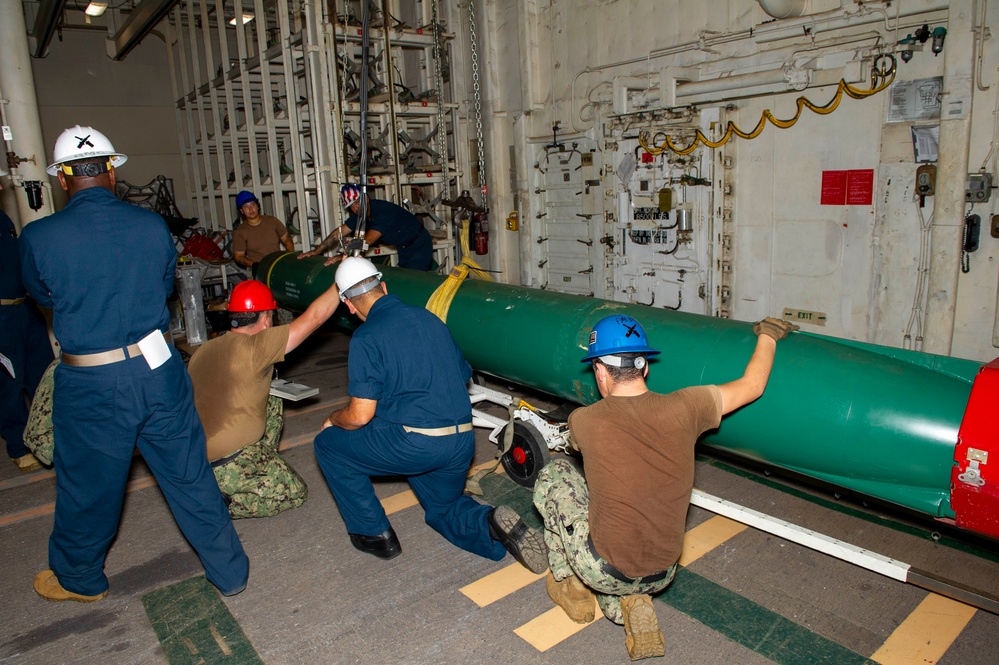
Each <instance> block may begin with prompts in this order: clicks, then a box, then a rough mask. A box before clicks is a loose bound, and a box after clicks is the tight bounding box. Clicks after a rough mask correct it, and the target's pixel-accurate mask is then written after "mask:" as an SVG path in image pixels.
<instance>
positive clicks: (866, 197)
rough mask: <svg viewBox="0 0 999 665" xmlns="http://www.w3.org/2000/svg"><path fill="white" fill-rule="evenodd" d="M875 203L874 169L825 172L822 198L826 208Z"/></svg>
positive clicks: (821, 201)
mask: <svg viewBox="0 0 999 665" xmlns="http://www.w3.org/2000/svg"><path fill="white" fill-rule="evenodd" d="M873 202H874V169H853V170H850V171H823V172H822V196H821V200H820V203H821V204H822V205H824V206H842V205H866V206H869V205H871V204H872V203H873Z"/></svg>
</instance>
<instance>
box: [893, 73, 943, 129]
mask: <svg viewBox="0 0 999 665" xmlns="http://www.w3.org/2000/svg"><path fill="white" fill-rule="evenodd" d="M942 92H943V77H942V76H934V77H931V78H925V79H915V80H913V81H899V82H897V83H894V84H893V85H892V86H891V97H890V99H889V101H888V122H912V121H913V120H936V119H938V118H940V99H941V93H942Z"/></svg>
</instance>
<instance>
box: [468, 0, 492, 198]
mask: <svg viewBox="0 0 999 665" xmlns="http://www.w3.org/2000/svg"><path fill="white" fill-rule="evenodd" d="M468 33H469V38H470V42H469V48H470V49H471V51H472V91H473V93H474V95H475V138H476V140H477V141H478V147H479V185H480V186H481V187H482V207H483V208H486V209H487V210H488V209H489V202H488V201H487V200H486V194H487V188H486V150H485V145H484V143H485V142H484V140H483V137H482V95H481V94H480V91H479V46H478V41H477V38H476V35H475V3H474V2H472V1H471V0H469V3H468Z"/></svg>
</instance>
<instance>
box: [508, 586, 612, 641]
mask: <svg viewBox="0 0 999 665" xmlns="http://www.w3.org/2000/svg"><path fill="white" fill-rule="evenodd" d="M593 606H594V608H595V609H594V613H593V617H594V618H593V621H591V622H590V623H576V622H575V621H573V620H572V619H570V618H569V616H568V615H567V614H566V613H565V610H563V609H562V608H561V607H553V608H552V609H550V610H548V611H547V612H545V613H544V614H542V615H541V616H539V617H537V618H536V619H532V620H531V621H528V622H527V623H525V624H524V625H523V626H521V627H520V628H516V629H514V631H513V632H515V633H516V634H517V635H518V636H520V638H521V639H522V640H524V641H525V642H527V643H528V644H530V645H531V646H532V647H534V648H535V649H537V650H538V651H542V652H544V651H548V650H549V649H551V648H552V647H553V646H555V645H556V644H558V643H559V642H562V641H564V640H566V639H568V638H570V637H572V636H573V635H575V634H576V633H578V632H579V631H581V630H583V629H584V628H586V627H587V626H589V625H590V624H592V623H594V622H595V621H597V620H598V619H603V618H604V615H603V612H601V611H600V608H599V607H597V601H596V599H594V600H593Z"/></svg>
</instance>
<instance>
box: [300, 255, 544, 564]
mask: <svg viewBox="0 0 999 665" xmlns="http://www.w3.org/2000/svg"><path fill="white" fill-rule="evenodd" d="M381 277H382V274H381V273H380V272H378V269H377V268H375V266H374V264H372V263H371V261H368V260H367V259H363V258H359V257H348V258H346V259H344V260H343V262H342V263H341V264H340V267H339V268H337V271H336V286H337V288H338V289H339V293H340V299H341V300H342V301H343V302H344V303H346V304H347V309H349V310H350V313H351V314H356V315H357V316H358V318H360V319H361V321H362V322H363V324H362V325H361V326H360V327H359V328H357V330H355V331H354V333H353V336H352V337H351V340H350V351H349V354H348V356H347V375H348V379H349V381H348V384H347V393H348V394H349V395H350V402H348V404H347V406H345V407H344V408H342V409H340V410H338V411H334V412H333V413H332V414H330V416H329V417H328V418H327V419H326V421H325V422H324V423H323V430H322V431H321V432H320V433H319V435H318V436H317V437H316V439H315V450H316V459H317V460H318V461H319V467H320V468H321V469H322V472H323V475H324V476H325V477H326V482H327V483H328V484H329V486H330V489H331V490H332V492H333V496H334V498H335V499H336V504H337V507H338V508H339V509H340V514H341V515H342V516H343V521H344V522H345V523H346V526H347V533H348V535H349V536H350V542H351V544H352V545H353V546H354V547H355V548H356V549H358V550H360V551H362V552H365V553H367V554H372V555H374V556H376V557H379V558H382V559H391V558H392V557H395V556H398V555H399V554H401V553H402V547H401V545H400V543H399V539H398V537H397V536H396V534H395V530H394V529H392V525H391V524H389V521H388V518H387V517H386V516H385V509H384V508H383V507H382V504H381V503H380V502H379V501H378V497H377V496H375V490H374V487H373V486H372V484H371V477H372V476H407V477H408V478H409V484H410V486H411V487H412V488H413V492H414V493H415V494H416V498H417V499H419V501H420V505H422V506H423V509H424V510H425V511H426V515H425V517H424V519H425V521H426V523H427V524H429V525H430V526H431V528H433V529H434V530H435V531H437V532H438V533H440V534H441V535H442V536H444V537H445V538H446V539H447V540H449V541H450V542H451V543H453V544H454V545H457V546H458V547H460V548H462V549H463V550H466V551H469V552H472V553H473V554H478V555H479V556H482V557H485V558H487V559H491V560H493V561H499V560H500V559H502V558H503V557H504V556H505V555H506V553H507V552H510V554H512V555H513V556H514V558H516V559H517V561H519V562H520V563H521V564H523V565H524V566H525V567H526V568H528V569H529V570H531V571H532V572H534V573H542V572H544V571H545V569H547V568H548V549H547V547H546V546H545V541H544V538H543V536H542V535H541V534H540V533H538V532H537V531H535V530H534V529H531V528H528V527H527V526H526V525H525V524H524V522H523V521H522V520H521V519H520V516H519V515H518V514H517V512H516V511H515V510H513V509H512V508H510V507H509V506H498V507H496V508H493V507H491V506H488V505H484V504H480V503H479V502H477V501H476V500H475V499H473V498H472V497H470V496H467V495H465V494H464V490H465V478H466V475H467V474H468V468H469V466H470V465H471V462H472V458H473V456H474V454H475V435H474V434H473V433H472V405H471V402H470V401H469V398H468V391H467V389H466V384H467V382H468V380H469V379H470V378H471V377H472V368H471V367H470V366H469V364H468V362H466V361H465V358H464V357H463V356H462V355H461V350H460V349H459V348H458V345H457V344H456V343H455V341H454V339H452V337H451V333H450V332H449V331H448V329H447V326H445V325H444V324H443V323H442V322H441V320H440V319H438V318H437V317H436V316H434V315H433V314H431V313H430V312H428V311H427V310H425V309H422V308H419V307H412V306H410V305H407V304H405V303H403V302H402V301H401V300H399V298H397V297H396V296H391V295H388V291H387V289H386V288H385V285H384V284H383V283H382V282H381ZM400 330H404V331H406V333H405V335H400V334H399V331H400ZM414 349H415V351H414Z"/></svg>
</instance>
